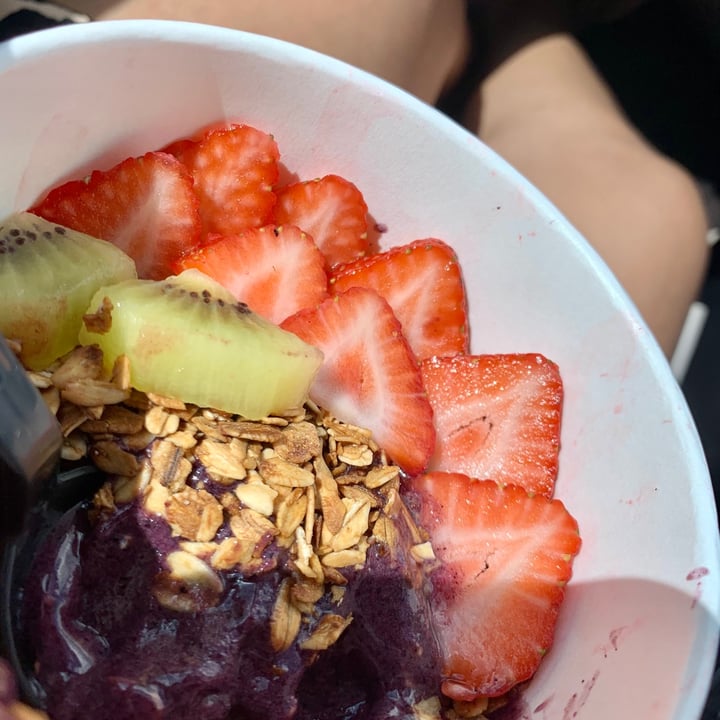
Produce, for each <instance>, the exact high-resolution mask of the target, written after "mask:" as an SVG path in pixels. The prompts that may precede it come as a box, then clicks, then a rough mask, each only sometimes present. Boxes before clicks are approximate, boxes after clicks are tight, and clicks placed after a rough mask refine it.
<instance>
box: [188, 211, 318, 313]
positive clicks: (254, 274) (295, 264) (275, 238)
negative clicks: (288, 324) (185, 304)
mask: <svg viewBox="0 0 720 720" xmlns="http://www.w3.org/2000/svg"><path fill="white" fill-rule="evenodd" d="M209 239H210V244H209V245H207V246H206V247H203V248H199V249H197V250H195V251H193V252H191V253H189V254H188V255H185V256H184V257H183V258H182V259H181V260H180V262H179V263H178V271H181V270H187V269H188V268H197V269H198V270H201V271H202V272H204V273H205V274H206V275H209V276H210V277H212V278H214V279H215V280H217V281H218V282H219V283H220V284H221V285H224V286H225V287H226V288H227V289H228V290H229V291H230V292H231V293H232V294H233V295H235V297H236V298H237V299H238V300H242V301H243V302H244V303H246V304H247V305H249V306H250V308H251V309H252V310H254V311H255V312H256V313H258V314H260V315H263V316H264V317H265V318H267V319H268V320H270V321H272V322H274V323H280V322H282V321H283V320H284V319H285V318H287V317H289V316H290V315H293V314H294V313H296V312H297V311H298V310H302V309H303V308H307V307H315V306H316V305H318V304H319V303H321V302H322V301H323V300H324V299H325V298H326V297H327V296H328V292H327V275H326V273H325V258H324V257H323V255H322V253H321V252H320V250H318V248H317V246H316V245H315V243H314V242H313V241H312V238H310V237H309V236H308V235H306V234H305V233H303V232H302V231H301V230H299V229H298V228H296V227H293V226H292V225H285V226H283V227H281V228H275V227H273V226H270V225H266V226H264V227H261V228H252V229H250V230H246V231H245V232H242V233H240V234H238V235H227V236H221V235H216V236H210V238H209Z"/></svg>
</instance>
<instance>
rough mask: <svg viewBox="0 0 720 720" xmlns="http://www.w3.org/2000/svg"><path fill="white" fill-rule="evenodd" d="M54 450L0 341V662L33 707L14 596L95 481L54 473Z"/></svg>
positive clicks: (49, 430) (42, 414) (56, 443)
mask: <svg viewBox="0 0 720 720" xmlns="http://www.w3.org/2000/svg"><path fill="white" fill-rule="evenodd" d="M61 447H62V433H61V430H60V426H59V424H58V422H57V420H56V419H55V417H54V416H53V414H52V413H51V412H50V411H49V409H48V407H47V405H46V404H45V401H44V400H43V398H42V396H41V395H40V393H39V392H38V391H37V390H36V388H35V387H34V386H33V385H32V383H31V382H30V381H29V380H28V377H27V375H26V373H25V370H24V369H23V367H22V366H21V365H20V363H19V362H18V360H17V358H16V357H15V355H14V353H13V352H12V351H11V350H10V348H9V347H8V344H7V342H6V341H5V339H4V338H3V337H2V335H0V655H3V656H5V657H6V658H7V659H8V660H9V662H10V663H11V665H12V666H13V669H14V671H15V673H16V674H17V680H18V684H19V686H20V690H21V692H22V695H23V696H24V699H25V700H26V701H27V702H29V703H31V704H33V705H37V706H42V705H43V704H44V702H43V700H44V693H43V691H42V688H41V687H40V686H39V684H38V683H37V681H36V680H35V678H34V674H33V671H32V663H31V660H30V659H29V658H25V657H24V653H23V651H22V645H23V643H22V638H21V637H20V636H19V631H20V627H21V617H20V603H19V602H18V601H19V599H20V597H21V589H22V587H23V584H24V582H25V578H26V575H27V573H28V571H29V570H30V567H31V565H32V561H33V558H34V557H35V555H36V553H37V551H38V549H39V547H40V545H41V544H42V542H43V540H44V538H45V537H46V536H47V534H48V532H49V531H50V530H52V528H54V527H55V526H56V525H57V523H58V522H59V521H60V519H61V518H62V516H63V515H64V514H65V513H66V512H71V511H74V508H75V507H76V506H77V505H78V504H79V503H81V502H83V501H84V500H87V499H89V498H90V497H91V496H92V494H93V493H94V492H95V490H96V489H97V488H98V486H99V485H100V483H101V481H102V475H101V473H99V472H98V471H97V470H96V469H95V468H94V467H92V466H79V467H75V468H72V469H70V470H68V471H65V472H62V473H60V472H58V470H59V463H60V450H61Z"/></svg>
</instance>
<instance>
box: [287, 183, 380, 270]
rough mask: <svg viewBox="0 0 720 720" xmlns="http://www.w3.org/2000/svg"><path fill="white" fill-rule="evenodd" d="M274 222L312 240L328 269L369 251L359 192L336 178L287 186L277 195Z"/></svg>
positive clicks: (364, 215) (363, 211)
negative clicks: (287, 226) (303, 234)
mask: <svg viewBox="0 0 720 720" xmlns="http://www.w3.org/2000/svg"><path fill="white" fill-rule="evenodd" d="M277 197H278V201H277V206H276V207H275V213H274V221H275V224H277V225H283V224H285V223H289V224H291V225H297V226H298V227H299V228H301V229H303V230H304V231H305V232H306V233H308V235H310V236H311V237H312V239H313V240H314V241H315V243H316V244H317V246H318V247H319V248H320V250H321V251H322V253H323V255H325V257H326V258H327V262H328V267H334V266H335V265H338V264H340V263H345V262H350V261H351V260H355V258H358V257H360V256H362V255H364V254H365V253H366V252H367V251H368V247H369V242H368V219H367V212H368V208H367V205H366V204H365V200H364V199H363V196H362V193H361V192H360V190H358V189H357V187H355V185H353V184H352V183H351V182H349V181H348V180H345V179H344V178H341V177H340V176H338V175H326V176H325V177H322V178H318V179H316V180H306V181H303V182H297V183H293V184H292V185H287V186H286V187H284V188H281V189H279V190H278V191H277Z"/></svg>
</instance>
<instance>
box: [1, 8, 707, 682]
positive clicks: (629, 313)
mask: <svg viewBox="0 0 720 720" xmlns="http://www.w3.org/2000/svg"><path fill="white" fill-rule="evenodd" d="M114 41H125V42H127V41H130V42H146V41H154V42H162V43H171V44H177V43H182V44H191V45H193V44H194V45H199V46H207V45H208V44H209V43H211V44H212V45H213V46H214V47H216V48H217V49H221V50H222V49H234V48H237V47H238V45H241V44H244V45H248V44H252V46H253V51H254V52H256V53H257V54H259V55H260V56H268V57H273V58H274V59H278V57H280V58H285V59H287V61H289V62H294V63H298V64H300V65H306V66H314V65H316V64H317V63H318V62H320V63H322V65H323V70H324V71H325V72H328V73H330V74H331V75H334V76H337V77H343V78H346V77H347V76H348V73H351V74H352V77H353V79H354V80H355V81H357V82H360V83H361V84H363V85H365V86H367V87H370V88H372V89H374V90H378V91H381V92H382V93H383V95H386V96H390V98H391V99H392V98H396V99H397V100H398V101H399V102H401V103H403V104H406V105H407V104H409V105H410V107H412V108H413V109H414V111H415V112H416V113H417V114H418V115H419V116H420V117H422V118H423V119H424V120H426V121H427V122H430V123H431V124H433V125H434V126H436V127H438V129H439V130H441V131H442V132H443V133H452V134H455V135H458V134H463V135H466V136H467V137H471V138H472V139H473V141H474V142H475V143H476V145H475V147H480V146H482V147H483V152H484V153H485V154H486V155H487V154H488V153H489V154H491V155H493V156H494V158H495V163H496V164H495V169H496V170H497V172H498V174H501V175H503V176H504V177H505V179H506V180H507V181H508V182H510V183H512V184H513V185H516V186H518V187H521V188H522V190H523V192H524V193H525V194H526V196H527V198H528V200H529V202H530V203H531V204H532V205H533V206H534V208H535V210H536V212H537V213H538V214H539V215H540V216H541V217H542V218H543V219H545V220H552V222H553V223H554V224H555V225H556V226H557V227H559V228H560V231H561V233H562V235H564V236H565V237H566V238H567V239H568V241H569V242H570V243H571V245H572V246H573V249H574V250H575V251H576V252H577V253H579V254H580V255H581V256H583V257H584V258H585V260H586V261H587V262H589V263H590V264H592V265H593V266H594V267H595V269H596V271H597V279H598V282H599V283H601V284H602V286H603V289H604V291H605V292H606V293H607V296H608V300H609V302H611V303H612V304H613V305H614V306H615V307H616V308H620V309H622V311H623V313H624V316H625V322H626V323H627V324H628V325H629V328H630V331H631V332H633V333H634V335H635V340H636V342H637V344H638V347H639V348H640V351H641V353H642V355H643V356H644V358H645V360H646V364H647V368H648V372H649V373H651V374H652V376H653V379H654V381H655V382H656V384H657V385H658V387H661V388H663V392H664V393H666V394H667V398H668V402H669V404H670V405H671V406H672V407H673V412H674V413H676V416H677V418H678V422H677V423H676V425H677V433H678V439H679V442H680V443H681V444H682V447H683V451H684V455H685V458H686V472H687V475H688V477H689V478H690V479H691V482H692V486H693V492H695V493H698V495H697V497H698V501H697V502H696V508H697V513H698V514H697V523H696V525H697V527H698V528H699V529H700V528H702V529H705V530H709V529H710V528H717V527H718V512H717V508H716V505H715V502H714V497H713V494H712V482H711V478H710V474H709V469H708V466H707V462H706V459H705V454H704V450H703V448H702V444H701V442H700V439H699V436H698V433H697V429H696V427H695V423H694V420H693V418H692V415H691V413H690V410H689V408H688V405H687V402H686V400H685V397H684V395H683V393H682V390H681V388H680V387H679V385H678V383H677V381H676V379H675V377H674V375H673V374H672V370H671V368H670V365H669V363H668V361H667V359H666V358H665V356H664V354H663V353H662V351H661V349H660V347H659V345H658V344H657V342H656V341H655V339H654V337H653V336H652V334H651V333H650V331H649V328H648V327H647V325H646V323H645V322H644V320H643V319H642V317H641V316H640V314H639V312H638V310H637V308H636V306H635V304H634V303H633V301H632V300H631V299H630V297H629V296H628V295H627V293H626V292H625V290H624V289H623V288H622V286H621V285H620V283H619V281H618V280H617V278H616V277H615V275H614V274H613V273H612V272H611V271H610V269H609V267H608V266H607V264H606V263H605V261H604V260H603V259H602V257H601V256H600V255H599V254H598V252H597V251H596V250H595V249H594V248H593V247H592V246H591V245H590V244H589V243H588V242H587V240H585V238H584V237H583V236H582V235H581V234H580V233H579V232H578V231H577V230H576V229H575V228H574V226H572V224H571V223H570V222H569V221H568V220H567V219H566V218H565V217H564V215H563V214H562V213H561V212H560V211H559V210H558V209H557V207H555V205H554V204H553V203H551V202H550V201H549V200H548V199H547V198H546V197H545V196H544V195H543V194H542V193H541V192H540V191H539V190H538V189H537V188H536V187H535V186H534V185H532V184H531V183H530V182H529V181H528V180H527V179H526V178H524V177H523V176H522V175H521V174H520V173H518V172H517V171H516V170H515V169H514V168H513V167H512V166H511V165H510V164H509V163H508V162H507V161H505V160H504V159H503V158H501V157H500V156H498V155H497V154H496V153H495V152H494V151H492V150H490V149H489V148H487V146H485V145H484V144H483V143H482V141H480V140H479V139H478V138H477V137H476V136H475V135H474V134H472V133H470V132H469V131H467V130H466V129H464V128H462V127H461V126H459V125H458V124H457V123H455V122H454V121H453V120H452V119H451V118H449V117H447V116H445V115H444V114H442V113H441V112H440V111H439V110H436V109H435V108H433V107H431V106H429V105H427V104H426V103H424V102H422V101H421V100H419V99H417V98H416V97H414V96H412V95H411V94H410V93H408V92H406V91H405V90H403V89H401V88H399V87H397V86H395V85H392V84H391V83H388V82H387V81H385V80H382V79H381V78H378V77H376V76H375V75H372V74H370V73H368V72H366V71H363V70H360V69H358V68H355V67H353V66H351V65H348V64H346V63H344V62H343V61H340V60H337V59H335V58H331V57H329V56H327V55H324V54H322V53H319V52H317V51H314V50H310V49H307V48H303V47H300V46H298V45H295V44H293V43H290V42H288V41H284V40H278V39H276V38H272V37H268V36H264V35H258V34H255V33H250V32H247V31H243V30H237V29H232V28H226V27H220V26H216V25H208V24H203V23H195V22H187V21H176V20H107V21H91V22H90V23H82V24H75V25H65V26H59V27H56V28H50V29H46V30H39V31H36V32H33V33H28V34H26V35H21V36H18V37H15V38H12V39H9V40H7V41H5V42H4V43H0V75H1V74H3V73H4V72H7V71H10V70H12V69H13V68H14V67H15V66H16V65H18V64H21V63H23V62H27V61H32V60H35V59H38V58H41V57H42V56H45V55H50V54H52V53H55V52H62V50H63V49H64V48H65V47H67V46H68V45H69V44H72V45H96V44H101V43H104V42H114ZM689 482H690V480H689ZM700 499H705V500H706V502H699V500H700ZM699 542H700V543H703V545H702V549H701V550H698V552H699V553H701V554H702V555H703V556H705V557H707V558H708V561H709V564H710V565H711V568H712V571H713V572H714V573H715V574H717V573H718V572H719V571H720V533H714V534H713V535H712V536H710V534H708V535H707V536H705V535H703V536H702V537H700V538H699ZM704 602H705V605H706V606H707V607H708V609H709V610H710V611H711V612H712V614H713V617H714V619H715V621H716V623H715V627H714V628H713V630H714V632H713V633H711V635H710V636H709V637H708V638H707V645H706V648H707V649H708V659H707V663H706V664H705V666H704V667H703V668H702V671H703V672H705V676H704V677H703V679H702V682H701V683H700V689H701V688H704V689H705V690H707V691H709V687H710V682H711V679H712V670H713V667H714V661H713V662H711V661H710V657H709V649H710V648H711V647H714V648H717V646H718V643H719V642H720V621H719V619H720V597H717V598H716V597H714V596H713V597H712V598H710V599H708V598H707V597H706V598H704ZM705 695H707V692H705Z"/></svg>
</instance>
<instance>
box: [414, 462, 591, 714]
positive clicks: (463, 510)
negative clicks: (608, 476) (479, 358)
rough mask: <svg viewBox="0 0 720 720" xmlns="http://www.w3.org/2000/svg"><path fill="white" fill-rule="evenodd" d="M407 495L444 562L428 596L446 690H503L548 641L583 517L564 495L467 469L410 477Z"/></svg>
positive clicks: (533, 664)
mask: <svg viewBox="0 0 720 720" xmlns="http://www.w3.org/2000/svg"><path fill="white" fill-rule="evenodd" d="M408 493H409V497H410V502H411V504H412V505H417V506H418V507H417V513H418V516H419V521H420V523H421V524H422V525H423V527H424V528H425V529H426V530H427V531H428V533H429V534H430V539H431V542H432V545H433V549H434V551H435V554H436V556H437V558H438V559H439V560H440V561H441V563H442V565H441V566H440V569H439V570H438V571H436V573H435V575H434V577H433V595H432V602H433V617H434V619H435V623H436V632H437V635H438V640H439V643H440V647H441V656H442V660H443V681H442V690H443V693H444V694H445V695H447V696H448V697H450V698H452V699H454V700H460V701H472V700H475V699H477V698H479V697H483V696H489V697H495V696H498V695H502V694H504V693H506V692H507V691H508V690H510V689H511V688H512V687H513V686H514V685H516V684H517V683H520V682H524V681H525V680H528V679H529V678H530V677H532V675H533V674H534V673H535V671H536V670H537V668H538V666H539V664H540V662H541V660H542V658H543V657H544V656H545V654H546V653H547V652H548V650H549V649H550V647H551V646H552V642H553V637H554V634H555V627H556V623H557V618H558V614H559V612H560V606H561V604H562V601H563V599H564V594H565V585H566V583H567V582H568V580H570V577H571V574H572V561H573V558H574V557H575V556H576V555H577V553H578V552H579V550H580V544H581V540H580V535H579V533H578V526H577V523H576V521H575V520H574V518H573V517H572V516H571V515H570V513H569V512H568V511H567V509H566V508H565V506H564V505H563V504H562V503H561V502H560V501H559V500H548V499H547V498H544V497H542V496H539V495H534V496H532V495H529V494H528V493H527V492H526V491H525V490H524V489H523V488H521V487H519V486H517V485H506V486H501V485H499V484H498V483H495V482H493V481H491V480H473V479H471V478H469V477H468V476H466V475H463V474H461V473H443V472H437V473H428V474H427V475H424V476H420V477H417V478H413V479H411V480H410V481H409V482H408ZM413 496H414V501H413Z"/></svg>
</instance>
